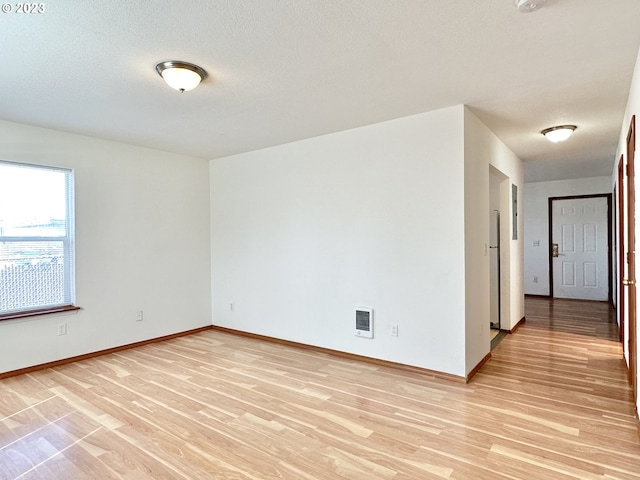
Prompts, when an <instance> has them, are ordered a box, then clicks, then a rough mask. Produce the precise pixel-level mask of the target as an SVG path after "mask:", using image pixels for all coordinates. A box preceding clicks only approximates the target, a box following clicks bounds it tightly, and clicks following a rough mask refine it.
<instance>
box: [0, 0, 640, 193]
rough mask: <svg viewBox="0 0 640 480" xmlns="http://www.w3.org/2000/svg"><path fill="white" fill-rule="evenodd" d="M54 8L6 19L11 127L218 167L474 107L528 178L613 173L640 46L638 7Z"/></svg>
mask: <svg viewBox="0 0 640 480" xmlns="http://www.w3.org/2000/svg"><path fill="white" fill-rule="evenodd" d="M43 3H44V6H45V12H44V13H41V14H18V13H15V6H16V4H15V3H14V4H13V6H14V12H13V13H5V14H3V13H0V51H1V52H2V56H1V57H0V58H1V60H2V61H1V62H0V86H1V89H2V93H0V95H1V101H0V118H2V119H5V120H11V121H16V122H23V123H28V124H32V125H38V126H44V127H49V128H54V129H59V130H65V131H70V132H76V133H81V134H86V135H91V136H95V137H100V138H105V139H111V140H117V141H120V142H125V143H130V144H134V145H141V146H147V147H152V148H157V149H161V150H167V151H171V152H179V153H184V154H188V155H193V156H197V157H202V158H204V159H211V158H216V157H220V156H225V155H230V154H234V153H239V152H246V151H250V150H255V149H259V148H264V147H268V146H272V145H277V144H282V143H286V142H291V141H294V140H299V139H303V138H309V137H314V136H317V135H322V134H326V133H330V132H336V131H340V130H345V129H349V128H354V127H358V126H362V125H368V124H372V123H376V122H380V121H384V120H389V119H393V118H398V117H403V116H406V115H411V114H415V113H420V112H424V111H429V110H435V109H438V108H443V107H448V106H451V105H456V104H461V103H464V104H467V105H469V106H470V107H471V108H472V109H473V110H474V111H475V112H476V114H477V115H478V116H479V117H480V118H481V119H482V120H483V121H484V122H485V123H486V124H487V125H488V126H489V128H491V129H492V130H493V131H494V132H495V133H496V134H497V135H498V136H499V137H500V138H501V139H502V140H503V141H504V142H505V143H506V144H507V145H508V146H509V147H510V148H511V149H512V150H513V151H514V152H515V153H516V154H517V155H518V156H519V157H520V158H521V159H523V160H524V161H526V164H525V172H526V179H527V180H528V181H537V180H548V179H564V178H578V177H588V176H600V175H610V174H611V171H612V166H613V162H614V156H615V149H616V145H617V141H618V136H619V132H620V131H621V128H622V117H623V114H624V108H625V105H626V100H627V95H628V91H629V85H630V82H631V75H632V71H633V66H634V63H635V60H636V56H637V53H638V48H639V46H640V28H639V27H638V25H639V23H640V1H638V0H547V4H546V6H545V7H544V8H543V9H541V10H539V11H537V12H534V13H530V14H522V13H518V12H517V11H516V9H515V6H514V2H513V0H216V1H211V0H206V1H195V0H190V1H188V2H187V1H185V0H153V1H151V0H147V1H143V0H85V1H78V0H75V1H74V0H56V1H52V2H47V1H45V2H43ZM10 5H11V4H10ZM163 60H184V61H189V62H192V63H196V64H198V65H200V66H201V67H203V68H204V69H205V70H207V71H208V73H209V75H210V76H209V78H207V79H206V80H205V82H203V84H202V85H201V86H200V87H198V88H197V89H196V90H193V91H191V92H187V93H184V94H180V93H178V92H176V91H174V90H171V89H170V88H169V87H168V86H166V84H165V83H164V82H163V81H162V79H161V78H160V77H159V76H158V75H157V73H156V71H155V68H154V67H155V65H156V63H158V62H160V61H163ZM563 123H573V124H577V125H578V130H577V131H576V133H575V134H574V136H573V137H571V138H570V139H569V140H568V141H567V142H565V143H564V144H557V145H554V144H551V143H549V142H548V141H546V140H545V139H544V137H542V135H540V133H539V132H540V130H542V129H543V128H545V127H549V126H552V125H557V124H563Z"/></svg>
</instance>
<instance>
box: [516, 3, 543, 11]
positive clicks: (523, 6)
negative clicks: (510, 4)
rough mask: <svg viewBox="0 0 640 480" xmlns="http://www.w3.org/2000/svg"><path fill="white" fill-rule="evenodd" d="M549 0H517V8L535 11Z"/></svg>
mask: <svg viewBox="0 0 640 480" xmlns="http://www.w3.org/2000/svg"><path fill="white" fill-rule="evenodd" d="M546 1H547V0H515V2H516V8H517V9H518V11H519V12H522V13H529V12H535V11H536V10H538V9H540V8H542V7H543V6H544V4H545V2H546Z"/></svg>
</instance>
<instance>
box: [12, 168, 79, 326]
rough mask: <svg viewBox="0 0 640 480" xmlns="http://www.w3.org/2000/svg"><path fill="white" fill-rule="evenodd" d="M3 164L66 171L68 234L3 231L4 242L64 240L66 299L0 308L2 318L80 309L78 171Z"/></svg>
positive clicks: (66, 228)
mask: <svg viewBox="0 0 640 480" xmlns="http://www.w3.org/2000/svg"><path fill="white" fill-rule="evenodd" d="M0 165H13V166H17V167H20V168H32V169H41V170H49V171H60V172H63V173H64V175H65V198H66V202H65V207H66V222H65V232H64V235H58V236H43V235H32V236H29V235H27V236H19V237H18V236H11V235H8V236H4V235H2V232H1V231H0V243H2V242H5V243H11V242H14V243H18V242H34V243H37V242H62V248H63V265H64V267H63V268H64V287H63V288H64V300H63V302H61V303H56V304H51V305H33V306H24V307H23V308H19V309H12V310H0V320H5V319H8V318H9V319H10V318H19V317H25V316H31V315H41V314H46V313H55V312H59V311H66V310H77V309H78V307H76V306H75V301H76V291H75V290H76V288H75V194H74V190H75V189H74V181H75V176H74V171H73V169H70V168H63V167H52V166H45V165H34V164H28V163H21V162H11V161H6V160H0Z"/></svg>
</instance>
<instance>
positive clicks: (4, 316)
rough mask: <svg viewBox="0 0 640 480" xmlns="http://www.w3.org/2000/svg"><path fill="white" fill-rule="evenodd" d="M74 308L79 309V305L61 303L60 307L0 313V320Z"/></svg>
mask: <svg viewBox="0 0 640 480" xmlns="http://www.w3.org/2000/svg"><path fill="white" fill-rule="evenodd" d="M76 310H80V307H77V306H75V305H62V306H60V307H49V308H37V309H33V310H25V311H23V312H13V313H4V314H0V321H2V320H14V319H16V318H26V317H36V316H38V315H47V314H49V313H61V312H73V311H76Z"/></svg>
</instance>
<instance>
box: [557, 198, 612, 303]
mask: <svg viewBox="0 0 640 480" xmlns="http://www.w3.org/2000/svg"><path fill="white" fill-rule="evenodd" d="M551 200H552V201H551V209H552V214H551V218H552V255H551V256H552V269H553V296H554V297H558V298H575V299H582V300H601V301H606V300H608V299H609V238H608V233H609V228H608V226H609V219H608V198H607V197H606V196H593V197H576V198H567V199H551Z"/></svg>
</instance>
